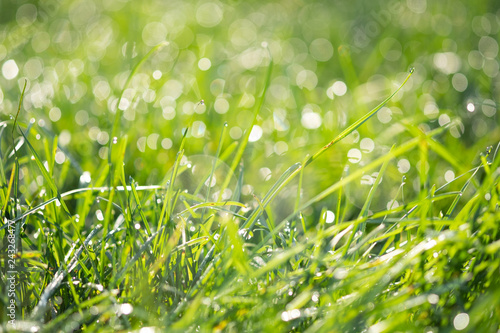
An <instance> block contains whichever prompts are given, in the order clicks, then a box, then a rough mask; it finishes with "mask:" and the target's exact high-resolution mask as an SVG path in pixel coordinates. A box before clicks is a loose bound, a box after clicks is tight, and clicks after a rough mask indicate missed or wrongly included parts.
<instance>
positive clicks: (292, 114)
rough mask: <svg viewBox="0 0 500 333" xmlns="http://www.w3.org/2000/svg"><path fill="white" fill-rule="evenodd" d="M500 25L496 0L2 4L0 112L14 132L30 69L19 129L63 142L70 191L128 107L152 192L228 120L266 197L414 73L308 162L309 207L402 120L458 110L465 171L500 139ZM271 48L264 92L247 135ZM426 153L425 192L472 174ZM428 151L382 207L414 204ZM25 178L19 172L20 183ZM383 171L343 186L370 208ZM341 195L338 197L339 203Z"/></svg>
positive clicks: (458, 148)
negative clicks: (368, 200) (369, 197)
mask: <svg viewBox="0 0 500 333" xmlns="http://www.w3.org/2000/svg"><path fill="white" fill-rule="evenodd" d="M499 33H500V3H499V2H498V1H496V0H490V1H488V0H479V1H475V2H469V1H459V0H447V1H439V2H438V1H426V0H407V1H399V0H388V1H357V0H355V1H348V2H346V1H294V0H287V1H251V2H245V1H127V0H85V1H62V0H48V1H18V0H2V1H1V2H0V69H1V73H0V117H1V120H3V121H6V122H5V123H4V124H8V125H10V126H11V125H12V121H13V117H14V116H15V114H16V112H17V105H18V101H19V98H20V93H21V91H22V87H23V85H24V82H25V79H27V82H28V83H27V89H26V95H25V97H24V101H23V105H22V111H21V114H20V116H19V121H20V122H21V123H23V124H24V125H23V126H22V127H23V128H26V126H27V125H28V124H32V126H33V128H32V131H31V132H30V137H29V138H30V140H31V141H32V143H33V145H34V146H35V147H37V148H38V149H40V152H41V153H40V154H41V155H42V156H43V152H44V143H43V141H44V140H45V139H46V138H49V140H51V139H50V138H53V137H54V136H57V137H58V148H57V153H56V158H55V163H56V164H57V165H59V166H58V168H56V179H57V174H58V172H63V171H61V170H65V169H66V171H64V172H67V177H66V178H65V179H66V181H65V182H64V183H62V184H59V186H60V187H61V190H62V191H64V190H68V189H72V188H76V187H82V186H88V184H90V183H93V181H94V180H95V179H96V178H97V177H98V176H99V174H96V173H97V172H98V171H97V170H99V166H102V165H104V164H105V163H106V159H107V156H108V146H109V141H110V140H113V138H112V137H111V127H112V124H113V120H114V115H115V113H116V110H117V109H120V110H121V112H122V117H121V119H120V128H119V136H120V137H123V136H124V135H127V136H128V146H127V151H126V158H125V162H126V164H125V172H126V174H127V175H131V176H132V177H134V179H136V180H137V181H138V182H139V183H140V184H141V185H149V184H158V183H160V182H161V181H162V180H163V178H164V176H165V174H166V173H167V171H168V170H169V169H170V168H171V167H172V165H173V162H174V160H175V156H176V153H177V151H178V148H179V145H180V143H181V139H182V136H183V131H184V130H185V129H186V128H187V127H188V126H189V125H190V124H191V126H190V127H189V131H188V134H187V141H186V144H185V154H186V155H187V156H190V155H207V156H213V155H215V152H216V150H217V146H218V143H219V139H220V133H221V131H222V129H223V126H224V123H225V122H227V124H228V136H227V139H226V140H225V142H224V146H223V147H224V148H226V147H228V146H229V145H230V144H231V142H233V141H238V140H240V139H241V138H242V136H243V135H244V133H245V131H251V134H250V142H249V145H248V148H247V150H246V152H245V155H244V163H243V170H244V171H243V172H244V184H245V187H244V188H243V194H244V195H245V196H246V199H245V200H253V199H252V197H251V196H250V194H251V193H252V192H253V193H255V194H256V195H257V196H258V197H261V196H262V195H263V194H264V193H265V192H266V191H267V189H269V188H270V187H271V185H272V184H273V183H274V181H276V180H277V179H278V178H279V176H280V175H281V174H282V173H283V172H284V171H285V170H286V169H287V168H288V167H289V166H291V165H292V164H293V163H296V162H301V161H303V159H304V157H305V156H306V155H307V154H314V153H315V152H316V151H317V150H318V149H319V148H321V147H322V146H323V145H324V144H326V143H328V142H329V141H330V140H332V139H333V138H334V137H335V136H336V135H337V134H338V133H340V132H341V131H342V130H343V129H344V128H346V127H347V126H349V125H350V124H352V123H353V122H354V121H356V120H357V119H359V118H360V117H361V116H362V115H363V114H365V113H366V112H368V111H369V110H371V109H372V108H373V107H375V106H376V105H377V104H378V103H380V102H381V101H382V100H383V99H385V98H386V97H387V96H389V95H390V94H391V92H392V91H394V90H395V89H396V88H397V87H398V85H399V84H401V83H402V82H403V81H404V79H405V77H406V75H407V74H408V71H409V69H410V68H414V69H415V73H414V75H413V76H412V78H411V79H410V81H409V82H408V83H407V84H406V86H405V87H404V89H403V90H402V91H400V92H399V93H398V94H397V95H396V96H395V97H394V98H393V100H392V101H391V102H390V103H389V104H387V106H385V107H384V108H383V109H381V110H380V111H379V112H378V113H377V115H376V116H374V117H373V118H372V119H370V120H369V121H368V122H367V123H365V124H364V125H363V126H362V127H361V128H360V129H359V130H358V131H356V132H354V133H353V134H351V135H349V136H348V137H347V138H346V139H345V140H343V141H342V143H341V144H339V145H337V146H335V147H334V148H333V149H331V150H329V151H327V153H325V154H324V155H323V156H321V158H320V159H318V160H317V161H315V162H314V164H312V165H311V166H310V167H308V168H307V169H306V172H305V176H304V177H306V178H305V179H306V180H307V181H305V182H304V189H303V196H304V200H306V199H307V198H310V197H311V196H313V195H315V194H317V193H319V192H320V191H321V190H322V189H324V188H326V187H328V186H329V185H331V184H332V183H334V182H335V181H337V180H338V179H339V178H340V177H342V175H345V174H346V173H349V172H352V171H353V170H355V169H357V168H359V167H360V166H363V165H366V164H367V163H369V162H370V161H372V160H374V159H375V158H377V157H379V156H381V155H383V154H385V153H387V151H388V150H389V149H390V147H391V146H392V145H393V144H401V143H403V142H405V141H407V140H408V139H411V138H412V137H413V136H414V135H413V134H412V133H411V132H409V131H408V129H407V127H405V126H415V127H417V128H419V129H420V130H421V131H424V132H427V131H429V130H431V129H435V128H438V127H440V126H444V125H446V124H448V123H449V122H450V121H453V120H458V122H457V123H456V125H453V126H451V127H450V129H449V131H447V132H445V134H442V135H440V136H439V137H438V138H437V140H438V141H439V142H440V143H441V144H443V145H444V146H445V147H447V149H448V150H449V152H450V153H452V154H453V155H454V156H455V157H456V158H457V159H458V160H459V161H460V162H461V163H463V166H464V168H466V170H468V167H469V166H470V165H474V162H477V161H478V156H479V154H480V153H481V152H483V151H484V150H485V149H486V147H488V146H490V145H496V144H497V143H498V141H499V139H500V131H499V126H498V121H499V119H498V115H497V111H498V103H499V96H500V87H499V83H500V76H499V58H498V52H499V44H498V40H499V36H500V35H499ZM162 42H168V44H166V45H165V46H164V47H161V48H159V49H158V51H157V52H155V53H154V54H153V55H152V56H151V57H149V58H148V59H147V60H146V61H145V62H144V63H143V64H142V66H141V67H140V68H139V70H138V71H137V73H136V74H135V75H134V76H133V79H132V81H131V82H130V85H129V86H128V88H127V89H126V90H125V91H124V94H123V98H122V100H121V103H120V104H119V105H118V99H119V97H120V94H121V92H122V89H123V87H124V85H125V82H126V80H127V78H128V76H129V75H130V73H131V71H132V70H133V68H134V67H135V66H136V65H137V64H138V63H139V62H140V61H141V59H142V58H143V57H144V56H145V55H146V54H147V53H148V52H149V51H150V50H151V49H152V48H154V47H155V46H156V45H158V44H160V43H162ZM271 57H272V61H273V74H272V78H271V82H270V85H269V87H268V90H267V95H266V99H265V102H264V105H263V108H262V110H261V112H260V114H259V117H258V121H257V124H256V125H255V126H254V127H253V128H250V125H251V122H252V112H253V109H254V107H255V106H256V105H255V104H256V101H257V100H258V96H259V94H260V93H261V91H262V89H263V87H264V83H265V73H266V70H267V67H268V66H269V64H270V59H271ZM202 100H203V102H201V101H202ZM405 124H410V125H405ZM8 129H9V130H8V131H4V132H3V135H2V143H1V144H2V152H3V156H2V158H3V163H5V165H10V164H11V163H12V160H11V158H12V157H10V159H9V157H8V156H7V155H6V154H5V152H6V151H7V149H8V148H7V147H11V146H12V142H11V139H10V137H9V135H7V134H6V133H10V127H8ZM207 158H208V159H207V161H208V160H210V159H209V157H207ZM429 159H430V160H431V161H432V163H430V165H426V166H425V167H426V168H429V169H430V170H429V177H430V178H429V180H428V183H429V185H432V184H436V185H437V186H438V187H439V186H441V185H443V184H445V183H447V182H450V181H451V180H453V179H454V178H455V177H456V176H458V175H460V174H461V173H462V172H464V170H458V169H457V166H452V165H450V164H449V163H448V162H446V161H441V160H440V159H438V158H437V155H436V154H434V153H433V152H429ZM419 160H420V157H419V153H418V151H415V152H414V154H413V155H412V154H409V155H408V156H403V157H401V158H398V159H397V160H395V161H393V163H391V164H390V165H389V169H388V172H387V174H386V177H385V178H386V179H385V180H384V183H383V184H384V187H382V191H388V192H387V193H384V195H383V196H381V197H383V198H381V199H380V202H374V204H373V207H374V208H375V207H376V208H383V209H385V208H387V207H389V206H394V205H397V204H399V203H401V199H400V198H399V197H398V198H397V197H396V196H398V195H399V194H398V193H397V190H398V188H399V184H402V183H403V182H404V183H405V184H406V185H405V187H404V189H405V195H406V196H407V197H408V198H411V197H412V193H416V192H418V188H419V186H420V185H419V184H420V181H419V179H418V170H419V169H420V168H421V167H422V166H421V165H419V163H417V162H418V161H419ZM210 161H211V160H210ZM229 161H230V160H229ZM208 165H210V163H209V164H208ZM346 167H347V168H346ZM57 170H59V171H57ZM29 172H30V169H29V163H27V164H24V165H23V166H22V168H21V177H27V174H28V173H29ZM403 176H404V177H405V179H403ZM374 177H376V173H373V174H368V175H365V176H363V178H361V179H360V181H359V182H357V183H356V184H352V185H351V187H350V188H349V189H348V197H349V200H350V202H351V203H352V205H353V207H357V206H359V205H360V204H362V203H363V202H364V198H365V195H366V193H367V191H368V189H369V187H370V185H371V184H373V180H374ZM26 179H27V178H26ZM395 185H396V186H395ZM452 185H453V184H452ZM294 186H295V188H294ZM42 187H43V178H41V177H38V178H37V177H32V178H30V180H29V182H25V183H24V184H23V185H22V187H21V188H20V190H21V192H22V193H23V195H24V196H25V197H26V198H31V197H34V196H36V195H37V193H38V192H39V191H40V188H42ZM295 193H296V184H291V186H290V187H289V189H288V190H286V191H283V192H282V193H281V194H280V195H281V198H280V200H277V201H276V202H280V207H279V208H280V210H284V211H283V212H282V214H284V215H286V213H287V212H288V210H289V209H288V208H287V207H289V208H290V209H291V208H292V207H293V202H294V196H295ZM413 196H414V195H413ZM388 197H390V198H395V199H394V200H392V201H391V202H387V198H388ZM244 198H245V197H244ZM382 199H383V200H385V201H382ZM398 201H399V202H398ZM334 202H335V198H330V199H325V205H327V206H330V205H332V206H333V205H334ZM309 213H312V212H309Z"/></svg>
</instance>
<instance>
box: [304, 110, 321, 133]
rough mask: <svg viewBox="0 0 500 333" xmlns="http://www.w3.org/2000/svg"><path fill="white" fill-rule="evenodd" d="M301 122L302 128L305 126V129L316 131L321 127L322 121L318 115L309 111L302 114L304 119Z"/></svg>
mask: <svg viewBox="0 0 500 333" xmlns="http://www.w3.org/2000/svg"><path fill="white" fill-rule="evenodd" d="M300 122H301V123H302V126H304V128H307V129H316V128H319V127H320V126H321V123H322V120H321V116H320V115H319V114H318V113H316V112H312V111H308V112H303V113H302V118H301V119H300Z"/></svg>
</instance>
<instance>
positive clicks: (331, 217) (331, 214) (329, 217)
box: [325, 210, 335, 223]
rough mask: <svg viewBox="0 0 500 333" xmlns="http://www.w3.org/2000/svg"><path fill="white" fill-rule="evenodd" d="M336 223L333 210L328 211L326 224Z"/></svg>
mask: <svg viewBox="0 0 500 333" xmlns="http://www.w3.org/2000/svg"><path fill="white" fill-rule="evenodd" d="M333 221H335V213H334V212H332V211H331V210H327V211H326V217H325V222H326V223H333Z"/></svg>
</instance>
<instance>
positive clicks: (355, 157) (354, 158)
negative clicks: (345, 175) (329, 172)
mask: <svg viewBox="0 0 500 333" xmlns="http://www.w3.org/2000/svg"><path fill="white" fill-rule="evenodd" d="M361 156H362V154H361V151H360V150H359V149H356V148H353V149H351V150H349V151H348V152H347V159H348V160H349V162H351V163H359V161H361Z"/></svg>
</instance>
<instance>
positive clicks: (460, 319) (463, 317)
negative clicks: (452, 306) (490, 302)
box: [453, 313, 469, 331]
mask: <svg viewBox="0 0 500 333" xmlns="http://www.w3.org/2000/svg"><path fill="white" fill-rule="evenodd" d="M468 325H469V315H468V314H467V313H459V314H457V315H456V316H455V319H453V326H454V327H455V329H456V330H457V331H461V330H464V329H465V328H466V327H467V326H468Z"/></svg>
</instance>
